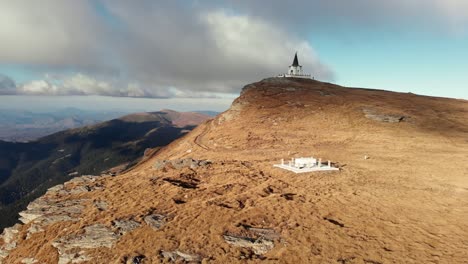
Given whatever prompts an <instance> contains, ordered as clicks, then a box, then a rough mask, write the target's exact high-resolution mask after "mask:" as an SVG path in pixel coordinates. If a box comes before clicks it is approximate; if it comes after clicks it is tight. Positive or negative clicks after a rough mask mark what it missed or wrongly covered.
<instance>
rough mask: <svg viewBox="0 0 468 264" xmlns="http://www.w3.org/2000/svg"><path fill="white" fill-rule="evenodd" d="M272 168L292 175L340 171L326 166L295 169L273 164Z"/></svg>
mask: <svg viewBox="0 0 468 264" xmlns="http://www.w3.org/2000/svg"><path fill="white" fill-rule="evenodd" d="M273 167H277V168H281V169H285V170H288V171H292V172H294V173H304V172H314V171H339V170H340V169H338V168H335V167H328V166H320V167H318V166H316V167H309V168H297V167H293V166H289V165H286V164H275V165H273Z"/></svg>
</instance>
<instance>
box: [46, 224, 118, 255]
mask: <svg viewBox="0 0 468 264" xmlns="http://www.w3.org/2000/svg"><path fill="white" fill-rule="evenodd" d="M84 230H85V232H84V234H78V235H70V236H66V237H62V238H59V239H57V240H55V241H54V242H52V245H53V246H54V247H55V248H57V250H58V252H59V264H66V263H70V262H72V263H79V262H83V261H87V260H90V259H91V257H88V256H87V255H86V254H85V253H84V251H83V250H82V249H93V248H99V247H107V248H111V247H112V246H113V245H114V244H115V242H117V240H118V237H119V236H118V235H117V234H115V233H114V232H113V231H112V229H110V228H109V227H106V226H104V225H102V224H96V225H92V226H88V227H85V228H84Z"/></svg>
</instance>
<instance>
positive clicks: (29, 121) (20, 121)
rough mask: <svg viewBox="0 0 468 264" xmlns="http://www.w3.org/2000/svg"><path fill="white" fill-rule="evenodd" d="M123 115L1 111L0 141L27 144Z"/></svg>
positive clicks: (63, 110) (97, 112)
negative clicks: (59, 132) (47, 136)
mask: <svg viewBox="0 0 468 264" xmlns="http://www.w3.org/2000/svg"><path fill="white" fill-rule="evenodd" d="M124 114H126V113H125V112H119V111H107V112H101V111H89V110H82V109H77V108H65V109H60V110H56V111H50V112H43V113H34V112H31V111H21V110H11V109H2V110H1V111H0V140H3V141H12V142H27V141H32V140H35V139H38V138H40V137H44V136H46V135H50V134H52V133H55V132H58V131H62V130H65V129H70V128H77V127H82V126H86V125H92V124H96V123H99V122H102V121H105V120H110V119H113V118H117V117H119V116H122V115H124Z"/></svg>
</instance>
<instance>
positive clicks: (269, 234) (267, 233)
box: [246, 227, 281, 240]
mask: <svg viewBox="0 0 468 264" xmlns="http://www.w3.org/2000/svg"><path fill="white" fill-rule="evenodd" d="M246 229H247V230H249V231H251V232H253V233H254V234H256V235H257V236H259V237H262V238H266V239H269V240H275V239H279V238H281V236H280V234H278V233H276V232H275V230H273V229H271V228H258V227H246Z"/></svg>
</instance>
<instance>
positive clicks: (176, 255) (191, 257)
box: [161, 250, 201, 262]
mask: <svg viewBox="0 0 468 264" xmlns="http://www.w3.org/2000/svg"><path fill="white" fill-rule="evenodd" d="M161 256H162V257H163V258H166V259H169V260H170V261H174V262H175V261H179V260H183V261H186V262H200V261H201V257H200V256H199V255H196V254H188V253H184V252H181V251H179V250H175V251H164V250H161Z"/></svg>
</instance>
